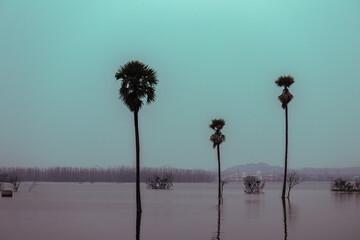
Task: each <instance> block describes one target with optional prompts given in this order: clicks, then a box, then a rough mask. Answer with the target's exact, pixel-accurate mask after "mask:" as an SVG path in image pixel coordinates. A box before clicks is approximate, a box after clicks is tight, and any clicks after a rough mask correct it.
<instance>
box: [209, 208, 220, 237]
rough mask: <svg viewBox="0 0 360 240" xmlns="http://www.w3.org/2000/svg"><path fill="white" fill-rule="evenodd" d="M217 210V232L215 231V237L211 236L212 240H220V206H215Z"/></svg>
mask: <svg viewBox="0 0 360 240" xmlns="http://www.w3.org/2000/svg"><path fill="white" fill-rule="evenodd" d="M217 210H218V218H217V231H216V235H215V236H213V237H212V238H211V239H213V240H215V239H216V240H220V233H221V232H220V228H221V204H218V206H217Z"/></svg>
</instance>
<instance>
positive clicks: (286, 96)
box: [275, 75, 294, 199]
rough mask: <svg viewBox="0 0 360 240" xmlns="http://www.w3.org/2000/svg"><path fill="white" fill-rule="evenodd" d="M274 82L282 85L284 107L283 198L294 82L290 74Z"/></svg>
mask: <svg viewBox="0 0 360 240" xmlns="http://www.w3.org/2000/svg"><path fill="white" fill-rule="evenodd" d="M275 83H276V84H277V85H278V86H279V87H284V89H283V92H282V94H281V95H280V96H279V100H280V102H281V103H282V108H283V109H285V167H284V181H283V189H282V194H281V198H283V199H284V198H285V190H286V179H287V157H288V132H289V131H288V103H289V102H290V101H291V99H292V98H293V95H292V94H291V93H290V92H289V89H288V88H289V87H290V86H291V84H293V83H294V78H293V77H292V76H290V75H289V76H281V77H279V78H278V79H277V80H276V81H275Z"/></svg>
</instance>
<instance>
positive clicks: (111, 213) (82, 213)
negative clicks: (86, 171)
mask: <svg viewBox="0 0 360 240" xmlns="http://www.w3.org/2000/svg"><path fill="white" fill-rule="evenodd" d="M29 185H30V183H23V184H22V185H21V187H20V192H18V193H15V194H14V197H13V198H0V239H8V240H23V239H27V240H35V239H36V240H39V239H52V240H64V239H87V240H95V239H96V240H98V239H136V231H137V230H138V233H139V235H140V236H139V239H142V240H147V239H150V240H153V239H154V240H165V239H166V240H168V239H173V240H184V239H223V240H226V239H247V240H251V239H254V240H255V239H274V240H278V239H285V237H286V238H287V239H288V240H303V239H327V240H338V239H344V240H358V239H360V228H359V226H360V225H359V223H360V194H358V193H338V192H331V191H329V184H328V183H301V184H300V185H298V186H296V187H294V189H293V191H292V194H291V200H290V201H285V209H284V206H283V203H282V201H281V199H280V195H281V192H280V190H281V184H280V183H267V185H266V186H265V189H264V193H263V194H256V195H249V194H245V193H244V192H243V186H242V184H241V183H230V184H227V185H225V189H224V197H223V204H222V205H221V206H220V207H219V206H218V205H217V199H216V198H217V184H216V183H211V184H206V183H199V184H195V183H188V184H180V183H176V184H174V189H173V190H169V191H166V190H148V189H146V188H145V185H143V186H142V187H143V188H142V202H143V214H142V215H141V219H139V218H138V219H136V211H135V202H134V200H135V191H134V188H135V184H130V183H120V184H116V183H94V184H90V183H83V184H79V183H39V184H38V186H37V187H36V188H35V189H34V190H32V191H31V192H28V187H29ZM284 210H285V211H284ZM284 213H285V214H284ZM137 220H138V223H141V224H138V228H136V222H137ZM140 220H141V221H140ZM285 227H286V231H285ZM285 234H286V235H285Z"/></svg>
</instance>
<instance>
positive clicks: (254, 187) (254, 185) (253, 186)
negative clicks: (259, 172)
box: [244, 176, 265, 193]
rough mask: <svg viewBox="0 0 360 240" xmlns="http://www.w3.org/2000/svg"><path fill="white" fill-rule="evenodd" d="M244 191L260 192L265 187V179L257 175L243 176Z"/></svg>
mask: <svg viewBox="0 0 360 240" xmlns="http://www.w3.org/2000/svg"><path fill="white" fill-rule="evenodd" d="M244 185H245V190H244V192H246V193H260V192H262V189H263V188H264V187H265V181H261V180H260V178H258V177H257V176H247V177H245V178H244Z"/></svg>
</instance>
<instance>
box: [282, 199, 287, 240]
mask: <svg viewBox="0 0 360 240" xmlns="http://www.w3.org/2000/svg"><path fill="white" fill-rule="evenodd" d="M282 206H283V216H284V239H285V240H286V239H287V220H286V203H285V199H284V198H283V199H282Z"/></svg>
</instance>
